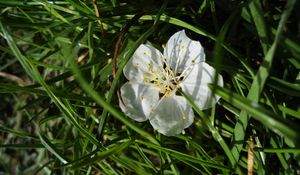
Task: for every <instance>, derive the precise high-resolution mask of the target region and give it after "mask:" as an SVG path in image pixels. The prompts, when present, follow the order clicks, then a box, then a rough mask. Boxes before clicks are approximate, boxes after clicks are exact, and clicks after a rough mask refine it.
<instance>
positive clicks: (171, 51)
mask: <svg viewBox="0 0 300 175" xmlns="http://www.w3.org/2000/svg"><path fill="white" fill-rule="evenodd" d="M164 56H165V57H166V59H167V63H168V64H169V66H170V67H171V68H172V69H173V71H174V73H175V74H178V73H182V72H183V71H184V70H185V69H186V68H188V67H190V66H191V65H192V64H197V63H200V62H204V61H205V53H204V49H203V47H202V46H201V44H200V42H198V41H194V40H191V39H190V38H189V37H187V36H186V34H185V31H184V30H181V31H179V32H176V33H175V34H174V35H173V36H171V38H170V39H169V40H168V42H167V45H166V48H165V50H164Z"/></svg>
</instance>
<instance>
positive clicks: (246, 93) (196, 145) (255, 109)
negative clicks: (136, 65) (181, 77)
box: [0, 0, 300, 174]
mask: <svg viewBox="0 0 300 175" xmlns="http://www.w3.org/2000/svg"><path fill="white" fill-rule="evenodd" d="M299 8H300V3H299V1H297V2H296V0H287V1H267V0H262V1H260V0H249V1H233V0H216V1H215V0H195V1H192V0H166V1H155V0H148V1H142V0H138V1H126V0H125V1H118V0H103V1H100V0H98V1H96V0H52V1H51V0H48V1H47V0H0V14H1V16H0V51H1V52H0V94H1V95H0V174H234V173H235V174H245V173H247V171H249V170H247V165H248V164H249V163H251V161H254V173H255V174H297V173H299V172H300V167H299V166H300V163H299V162H300V157H299V153H300V147H299V146H300V136H299V133H300V127H299V126H300V123H299V119H300V106H299V104H300V99H299V97H300V72H299V70H300V42H299V41H300V13H299V11H298V10H297V9H299ZM182 29H185V30H186V32H187V34H188V35H189V36H190V37H191V38H192V39H194V40H199V41H200V42H201V44H202V45H203V47H204V48H205V53H206V59H207V62H208V63H209V64H210V65H212V66H213V67H215V68H216V69H217V70H218V71H219V72H220V74H222V76H223V77H224V82H225V86H224V87H223V88H221V87H216V86H214V85H211V86H210V87H211V88H212V89H213V91H214V92H215V93H216V94H218V95H220V96H221V97H222V99H221V100H220V101H219V102H218V104H217V105H216V107H214V108H213V109H211V110H205V111H202V110H200V109H199V108H198V107H197V106H196V105H195V104H194V103H193V101H192V100H191V99H189V98H188V97H186V98H187V100H188V101H189V103H190V104H191V105H192V106H193V108H194V110H195V114H196V118H195V121H194V124H193V125H192V126H191V127H189V128H188V129H186V130H185V132H184V133H183V134H181V135H178V136H175V137H165V136H163V135H160V134H159V133H157V132H155V131H153V129H152V127H151V125H150V124H149V122H144V123H138V122H135V121H133V120H131V119H129V118H128V117H127V116H125V115H124V114H123V113H122V112H121V111H120V108H119V106H118V96H117V94H118V91H119V90H118V89H119V87H120V86H121V85H122V84H123V83H124V82H126V79H125V78H124V77H123V75H122V68H123V67H124V65H125V64H126V62H127V61H128V60H129V59H130V57H131V56H132V54H133V53H134V51H135V49H136V48H137V47H138V46H139V45H140V44H141V43H145V42H149V43H151V44H152V45H154V46H155V47H157V48H159V49H162V45H163V44H165V43H166V41H167V40H168V38H169V37H170V36H171V35H172V34H173V33H175V32H176V31H179V30H182ZM114 61H116V62H115V63H116V65H115V66H114ZM114 67H115V68H116V73H112V72H113V68H114ZM183 96H185V94H183ZM249 145H252V146H253V145H254V149H253V150H252V146H250V147H249ZM250 148H251V149H250ZM249 150H250V151H249ZM252 151H253V153H254V157H253V160H252V158H251V156H250V157H249V156H248V153H249V152H252Z"/></svg>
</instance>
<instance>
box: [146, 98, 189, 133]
mask: <svg viewBox="0 0 300 175" xmlns="http://www.w3.org/2000/svg"><path fill="white" fill-rule="evenodd" d="M149 120H150V123H151V125H152V126H153V128H154V129H157V130H158V132H160V133H162V134H164V135H166V136H173V135H176V134H179V133H180V132H182V131H183V130H184V129H185V128H187V127H189V126H190V125H191V124H192V123H193V121H194V113H193V110H192V107H191V106H190V105H189V104H188V102H187V101H186V99H185V98H184V97H182V96H175V95H174V96H170V97H164V98H163V99H162V100H161V101H160V102H159V104H158V105H157V107H156V108H155V109H154V111H153V113H152V114H151V115H150V118H149Z"/></svg>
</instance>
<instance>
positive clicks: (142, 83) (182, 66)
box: [120, 30, 223, 136]
mask: <svg viewBox="0 0 300 175" xmlns="http://www.w3.org/2000/svg"><path fill="white" fill-rule="evenodd" d="M204 61H205V54H204V51H203V47H202V46H201V44H200V42H198V41H193V40H191V39H190V38H188V37H187V36H186V34H185V31H184V30H182V31H179V32H177V33H175V34H174V35H173V36H172V37H171V38H170V39H169V40H168V42H167V44H166V47H165V49H164V53H163V54H162V53H161V52H160V51H159V50H157V49H155V48H154V47H152V46H150V45H144V44H142V45H141V46H139V47H138V49H137V50H136V51H135V53H134V55H133V56H132V58H131V59H130V60H129V61H128V63H127V65H126V66H125V68H124V75H125V77H126V78H127V79H128V80H129V82H127V83H125V84H124V85H123V86H122V87H121V99H120V107H121V109H122V111H123V112H124V113H125V114H126V115H128V116H129V117H130V118H132V119H134V120H136V121H139V122H142V121H146V120H149V121H150V123H151V125H152V126H153V128H154V129H156V130H157V131H158V132H160V133H162V134H164V135H167V136H171V135H176V134H179V133H180V132H182V131H183V130H184V129H185V128H187V127H189V126H190V125H191V124H192V123H193V120H194V113H193V110H192V107H191V106H190V105H189V103H188V102H187V100H186V99H185V98H184V97H183V96H181V95H180V93H179V92H178V90H179V89H181V90H182V91H183V92H185V93H186V94H187V95H189V97H191V98H192V99H193V100H194V102H195V103H196V104H197V105H198V106H199V108H200V109H207V108H210V107H212V106H213V105H215V103H216V102H217V101H218V99H219V98H220V97H219V96H216V95H212V92H211V90H210V89H209V88H208V86H207V84H208V83H213V81H214V76H215V74H216V72H215V70H214V68H212V67H211V66H209V65H208V64H206V63H205V62H204ZM217 75H218V74H217ZM218 85H219V86H223V78H222V76H220V75H218Z"/></svg>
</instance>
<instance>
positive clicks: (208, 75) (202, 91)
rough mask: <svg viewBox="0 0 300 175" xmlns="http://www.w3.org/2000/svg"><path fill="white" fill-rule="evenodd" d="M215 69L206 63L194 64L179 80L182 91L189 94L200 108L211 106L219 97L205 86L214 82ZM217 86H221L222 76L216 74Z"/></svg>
mask: <svg viewBox="0 0 300 175" xmlns="http://www.w3.org/2000/svg"><path fill="white" fill-rule="evenodd" d="M215 74H216V71H215V69H214V68H212V67H211V66H210V65H208V64H206V63H204V62H203V63H200V64H197V65H194V66H193V68H192V69H191V71H190V73H189V74H188V75H187V76H186V78H185V79H184V80H183V81H182V82H181V84H180V86H181V88H182V91H183V92H185V93H186V94H187V95H189V96H190V97H191V98H192V99H193V100H194V102H195V103H196V104H197V105H198V106H199V107H200V109H202V110H203V109H207V108H210V107H212V106H213V105H215V104H216V103H217V101H218V100H219V99H220V97H219V96H217V95H213V96H212V92H211V90H210V89H209V87H208V86H207V84H209V83H213V82H214V76H215ZM217 85H218V86H223V78H222V76H221V75H219V74H218V83H217Z"/></svg>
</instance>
